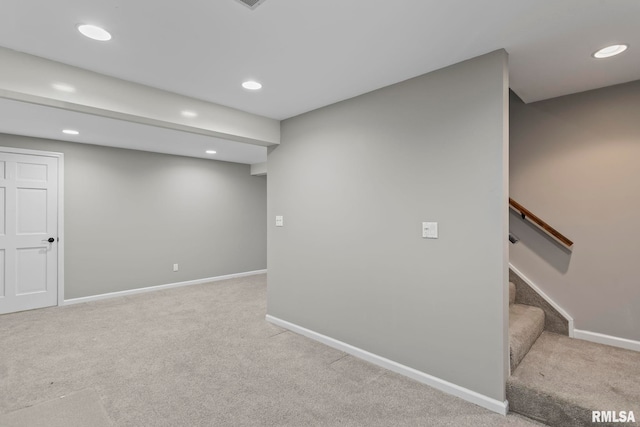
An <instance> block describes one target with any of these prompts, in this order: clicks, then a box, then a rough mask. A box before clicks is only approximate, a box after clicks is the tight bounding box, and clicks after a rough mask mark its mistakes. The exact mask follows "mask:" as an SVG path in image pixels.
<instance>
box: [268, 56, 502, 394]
mask: <svg viewBox="0 0 640 427" xmlns="http://www.w3.org/2000/svg"><path fill="white" fill-rule="evenodd" d="M506 61H507V56H506V53H505V52H504V51H496V52H493V53H491V54H488V55H485V56H482V57H479V58H476V59H473V60H470V61H467V62H464V63H461V64H457V65H454V66H451V67H448V68H445V69H442V70H439V71H436V72H433V73H430V74H426V75H424V76H421V77H417V78H414V79H411V80H408V81H405V82H402V83H399V84H396V85H393V86H389V87H386V88H383V89H380V90H377V91H375V92H371V93H368V94H365V95H362V96H359V97H357V98H353V99H350V100H347V101H344V102H341V103H338V104H334V105H332V106H328V107H325V108H322V109H319V110H316V111H313V112H310V113H307V114H304V115H301V116H298V117H295V118H292V119H288V120H286V121H284V122H283V124H282V140H281V145H280V146H278V147H276V148H275V149H272V150H271V151H270V154H269V157H268V159H269V160H268V162H269V180H268V217H269V222H268V227H267V229H268V268H269V279H268V280H269V284H268V290H267V293H268V313H269V314H270V315H272V316H275V317H277V318H280V319H283V320H286V321H289V322H292V323H294V324H297V325H300V326H303V327H305V328H308V329H311V330H313V331H316V332H318V333H321V334H324V335H327V336H329V337H332V338H335V339H337V340H340V341H343V342H345V343H348V344H351V345H353V346H356V347H359V348H361V349H364V350H367V351H369V352H372V353H374V354H377V355H380V356H383V357H385V358H388V359H391V360H393V361H396V362H398V363H401V364H404V365H406V366H409V367H412V368H414V369H417V370H419V371H422V372H425V373H428V374H430V375H434V376H436V377H439V378H441V379H444V380H447V381H450V382H452V383H455V384H458V385H460V386H463V387H466V388H468V389H471V390H474V391H476V392H478V393H481V394H484V395H486V396H489V397H491V398H494V399H498V400H503V399H504V384H505V379H506V378H505V370H506V366H507V363H506V361H507V357H506V354H507V353H506V348H505V344H506V321H505V320H506V307H507V301H506V300H507V294H506V289H507V288H506V283H507V258H506V254H507V248H506V242H507V237H506V232H507V201H506V197H507V194H506V193H507V192H506V186H507V168H506V165H507V163H506V161H507V151H506V150H507V135H506V129H507V128H506V126H507V120H506V119H507V117H506V114H507V101H508V98H507V96H508V93H507V75H506ZM276 215H283V216H284V227H278V228H276V227H275V221H274V219H275V216H276ZM422 221H438V222H439V226H440V238H439V239H438V240H426V239H423V238H422V237H421V222H422Z"/></svg>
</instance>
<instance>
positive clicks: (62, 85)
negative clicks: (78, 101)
mask: <svg viewBox="0 0 640 427" xmlns="http://www.w3.org/2000/svg"><path fill="white" fill-rule="evenodd" d="M51 87H52V88H54V89H55V90H59V91H60V92H69V93H74V92H75V91H76V88H75V87H73V86H71V85H68V84H66V83H54V84H52V85H51Z"/></svg>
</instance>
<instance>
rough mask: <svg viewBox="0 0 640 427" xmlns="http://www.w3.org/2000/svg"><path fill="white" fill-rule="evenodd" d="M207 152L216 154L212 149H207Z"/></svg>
mask: <svg viewBox="0 0 640 427" xmlns="http://www.w3.org/2000/svg"><path fill="white" fill-rule="evenodd" d="M207 154H216V152H215V151H214V150H207Z"/></svg>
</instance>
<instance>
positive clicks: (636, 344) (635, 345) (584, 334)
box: [574, 329, 640, 351]
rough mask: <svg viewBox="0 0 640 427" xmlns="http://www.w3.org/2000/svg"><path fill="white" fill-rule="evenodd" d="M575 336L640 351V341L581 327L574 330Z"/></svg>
mask: <svg viewBox="0 0 640 427" xmlns="http://www.w3.org/2000/svg"><path fill="white" fill-rule="evenodd" d="M574 338H577V339H580V340H585V341H591V342H595V343H598V344H606V345H610V346H613V347H620V348H624V349H627V350H635V351H640V341H634V340H629V339H626V338H619V337H614V336H611V335H605V334H599V333H597V332H589V331H581V330H580V329H576V330H574Z"/></svg>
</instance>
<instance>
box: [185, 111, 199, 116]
mask: <svg viewBox="0 0 640 427" xmlns="http://www.w3.org/2000/svg"><path fill="white" fill-rule="evenodd" d="M182 115H183V116H184V117H197V116H198V113H196V112H195V111H186V110H185V111H183V112H182Z"/></svg>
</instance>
